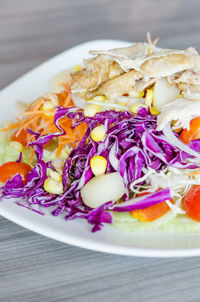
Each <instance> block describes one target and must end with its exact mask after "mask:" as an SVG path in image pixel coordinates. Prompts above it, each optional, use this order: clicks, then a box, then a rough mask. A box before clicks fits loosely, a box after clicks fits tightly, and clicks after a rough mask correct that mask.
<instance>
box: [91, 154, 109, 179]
mask: <svg viewBox="0 0 200 302" xmlns="http://www.w3.org/2000/svg"><path fill="white" fill-rule="evenodd" d="M90 167H91V169H92V173H93V174H94V175H95V176H98V175H102V174H104V173H105V172H106V168H107V160H106V159H105V157H103V156H94V157H92V158H91V160H90Z"/></svg>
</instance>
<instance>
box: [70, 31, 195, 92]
mask: <svg viewBox="0 0 200 302" xmlns="http://www.w3.org/2000/svg"><path fill="white" fill-rule="evenodd" d="M147 40H148V43H141V42H138V43H134V44H133V45H131V46H129V47H124V48H116V49H111V50H92V51H90V54H91V55H94V56H95V57H94V58H91V59H88V60H86V61H85V66H86V70H82V71H78V72H75V73H73V74H72V78H73V80H75V86H74V87H73V92H74V93H78V94H79V95H80V96H82V97H86V98H92V97H94V96H96V95H101V94H103V95H105V96H106V97H108V98H116V97H120V96H122V95H123V94H125V93H129V92H130V91H131V90H134V91H136V92H139V91H141V90H143V89H145V88H146V87H149V86H151V85H153V84H154V82H155V81H156V80H157V79H158V78H160V77H167V79H168V81H169V83H171V84H172V85H176V86H178V87H179V89H180V86H181V85H182V86H184V89H180V90H182V91H183V93H185V95H187V96H189V95H190V96H191V95H192V94H194V93H196V92H194V88H193V87H191V86H197V85H199V83H200V72H199V73H197V72H195V69H196V70H197V69H198V68H197V67H198V66H199V70H200V56H199V55H198V53H197V51H196V50H195V49H194V48H192V47H189V48H187V49H185V50H176V49H163V48H158V47H156V46H155V45H156V43H157V40H158V39H156V40H155V41H153V42H152V39H151V36H150V34H147ZM186 84H187V85H186ZM195 97H196V94H195Z"/></svg>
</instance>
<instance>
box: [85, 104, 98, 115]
mask: <svg viewBox="0 0 200 302" xmlns="http://www.w3.org/2000/svg"><path fill="white" fill-rule="evenodd" d="M100 111H101V107H100V106H98V105H95V104H88V105H87V106H86V107H85V109H84V116H87V117H94V116H95V114H96V113H97V112H100Z"/></svg>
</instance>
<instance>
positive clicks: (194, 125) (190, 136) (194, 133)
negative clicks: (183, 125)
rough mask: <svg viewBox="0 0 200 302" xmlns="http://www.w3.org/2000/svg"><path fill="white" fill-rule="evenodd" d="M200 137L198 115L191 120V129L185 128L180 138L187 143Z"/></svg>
mask: <svg viewBox="0 0 200 302" xmlns="http://www.w3.org/2000/svg"><path fill="white" fill-rule="evenodd" d="M198 138H200V117H196V118H194V119H193V120H191V122H190V129H189V130H187V129H183V130H182V131H181V134H180V139H181V140H182V142H184V143H185V144H188V143H190V142H191V141H193V140H195V139H198Z"/></svg>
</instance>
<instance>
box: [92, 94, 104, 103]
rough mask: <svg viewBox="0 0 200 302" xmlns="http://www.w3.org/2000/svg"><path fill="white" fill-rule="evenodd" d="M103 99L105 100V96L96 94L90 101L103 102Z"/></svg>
mask: <svg viewBox="0 0 200 302" xmlns="http://www.w3.org/2000/svg"><path fill="white" fill-rule="evenodd" d="M105 100H107V97H106V96H105V95H97V96H95V97H94V98H93V99H92V101H98V102H104V101H105Z"/></svg>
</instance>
